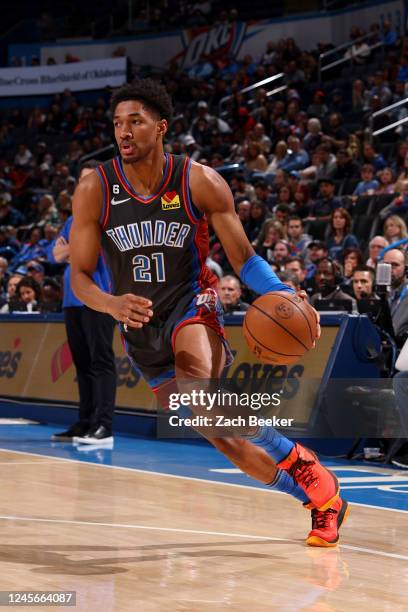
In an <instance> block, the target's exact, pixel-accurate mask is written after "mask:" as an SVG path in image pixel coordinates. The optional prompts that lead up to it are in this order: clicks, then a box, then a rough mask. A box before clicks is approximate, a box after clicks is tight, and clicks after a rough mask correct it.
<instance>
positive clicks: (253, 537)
mask: <svg viewBox="0 0 408 612" xmlns="http://www.w3.org/2000/svg"><path fill="white" fill-rule="evenodd" d="M0 520H4V521H26V522H35V523H57V524H63V525H90V526H92V527H113V528H114V529H118V528H120V529H144V530H145V531H166V532H170V533H189V534H196V535H210V536H225V537H228V538H242V539H248V540H260V541H262V542H264V541H267V542H291V543H293V544H299V540H294V539H291V538H274V537H270V536H257V535H253V534H246V533H231V532H229V531H202V530H199V529H178V528H176V527H156V526H151V525H133V524H127V523H99V522H94V521H72V520H67V519H48V518H37V517H31V516H7V515H3V516H2V515H0ZM191 545H192V546H194V543H193V542H192V543H191ZM176 546H177V545H176ZM340 547H341V548H342V549H343V548H347V549H348V550H353V551H356V552H363V553H368V554H370V555H377V556H380V557H390V558H391V559H400V560H402V561H408V556H407V555H400V554H398V553H388V552H385V551H383V550H374V549H373V548H363V547H360V546H349V545H348V544H341V545H340Z"/></svg>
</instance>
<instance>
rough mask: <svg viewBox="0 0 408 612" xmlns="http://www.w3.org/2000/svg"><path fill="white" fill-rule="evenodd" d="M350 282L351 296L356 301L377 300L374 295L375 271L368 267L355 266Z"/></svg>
mask: <svg viewBox="0 0 408 612" xmlns="http://www.w3.org/2000/svg"><path fill="white" fill-rule="evenodd" d="M351 282H352V287H353V295H354V297H355V298H356V300H357V301H358V300H362V299H367V298H376V299H379V298H378V296H377V295H376V294H375V293H374V283H375V270H374V269H373V268H369V267H368V266H357V268H355V269H354V272H353V276H352V278H351Z"/></svg>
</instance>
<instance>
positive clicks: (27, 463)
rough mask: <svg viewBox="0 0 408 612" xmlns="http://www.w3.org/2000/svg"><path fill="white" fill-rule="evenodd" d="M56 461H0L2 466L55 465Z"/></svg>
mask: <svg viewBox="0 0 408 612" xmlns="http://www.w3.org/2000/svg"><path fill="white" fill-rule="evenodd" d="M56 463H58V461H0V467H1V466H2V465H55V464H56Z"/></svg>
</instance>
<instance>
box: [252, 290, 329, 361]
mask: <svg viewBox="0 0 408 612" xmlns="http://www.w3.org/2000/svg"><path fill="white" fill-rule="evenodd" d="M243 331H244V336H245V340H246V342H247V344H248V346H249V348H250V350H251V351H252V353H254V355H256V357H258V358H259V359H260V360H261V361H264V362H266V363H273V364H282V365H289V364H291V363H295V362H296V361H299V359H300V358H301V357H303V355H304V354H305V353H306V352H307V351H309V350H310V349H311V348H312V346H313V342H314V341H315V339H316V331H317V319H316V315H315V312H314V310H313V308H312V307H311V306H310V304H309V303H308V302H307V301H305V300H302V299H301V298H300V297H298V296H297V295H295V294H292V293H288V292H286V291H276V292H273V293H267V294H266V295H262V296H261V297H259V298H258V299H257V300H255V302H253V304H252V305H251V306H250V307H249V309H248V311H247V313H246V315H245V319H244V325H243Z"/></svg>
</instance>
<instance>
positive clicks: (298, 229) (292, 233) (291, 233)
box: [287, 215, 312, 257]
mask: <svg viewBox="0 0 408 612" xmlns="http://www.w3.org/2000/svg"><path fill="white" fill-rule="evenodd" d="M287 234H288V241H289V245H290V255H291V256H292V257H296V256H299V257H304V256H305V254H306V249H307V246H308V244H309V243H310V242H311V241H312V237H311V236H310V235H309V234H307V233H305V232H304V226H303V221H302V219H301V218H300V217H298V216H297V215H292V216H291V217H289V219H288V224H287Z"/></svg>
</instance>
